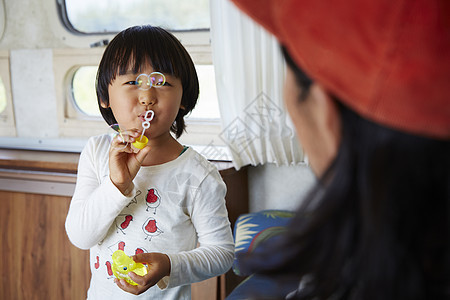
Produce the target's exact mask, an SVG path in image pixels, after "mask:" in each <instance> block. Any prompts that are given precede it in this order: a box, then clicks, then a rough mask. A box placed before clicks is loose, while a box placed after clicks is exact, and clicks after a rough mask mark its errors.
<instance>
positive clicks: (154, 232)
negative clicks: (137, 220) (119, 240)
mask: <svg viewBox="0 0 450 300" xmlns="http://www.w3.org/2000/svg"><path fill="white" fill-rule="evenodd" d="M142 230H143V231H144V233H145V234H146V238H145V239H149V240H150V241H151V240H152V237H154V236H158V235H160V234H161V233H163V231H162V230H161V229H159V228H158V226H157V223H156V220H155V218H152V217H150V218H148V219H147V221H145V223H144V225H142Z"/></svg>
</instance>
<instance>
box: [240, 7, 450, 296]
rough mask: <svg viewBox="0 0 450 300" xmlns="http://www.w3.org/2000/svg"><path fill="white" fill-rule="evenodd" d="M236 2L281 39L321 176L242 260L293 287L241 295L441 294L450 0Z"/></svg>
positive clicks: (295, 106) (303, 130) (446, 288)
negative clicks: (282, 227) (273, 235)
mask: <svg viewBox="0 0 450 300" xmlns="http://www.w3.org/2000/svg"><path fill="white" fill-rule="evenodd" d="M233 1H234V2H235V4H236V5H237V6H238V7H239V8H240V9H241V10H243V11H244V12H245V13H247V14H248V15H249V16H250V17H252V18H253V19H254V20H256V21H257V22H258V23H260V24H261V25H262V26H263V27H265V28H266V29H267V30H268V31H269V32H271V33H272V34H274V35H275V36H276V38H277V39H278V40H279V42H280V44H281V46H282V49H283V52H284V54H285V58H286V61H287V65H288V68H287V74H286V82H285V95H284V98H285V103H286V107H287V110H288V111H289V114H290V116H291V118H292V120H293V123H294V125H295V127H296V131H297V135H298V138H299V140H300V141H301V143H302V146H303V147H304V150H305V153H306V154H307V155H308V157H309V162H310V165H311V168H312V170H313V171H314V173H315V175H316V176H317V177H318V179H319V180H318V183H317V185H316V186H315V187H314V189H313V190H312V191H311V193H310V195H309V197H308V198H307V199H306V200H305V201H304V202H303V204H302V205H301V207H300V208H299V209H298V211H297V213H296V217H295V218H294V219H293V221H292V222H291V224H290V226H289V230H288V232H287V234H286V235H285V236H284V237H283V238H282V239H281V240H280V241H279V242H278V243H271V244H270V245H269V244H267V245H265V247H263V248H262V249H260V250H259V251H258V252H257V253H253V254H249V255H247V256H245V257H241V259H242V260H243V261H242V263H241V264H240V266H241V267H245V268H247V270H250V271H253V272H256V273H257V274H259V275H261V276H266V277H267V278H268V280H271V281H279V282H287V281H290V280H292V279H294V280H295V281H296V282H298V284H296V288H295V289H294V291H292V292H291V293H289V294H288V295H284V294H278V295H277V293H276V292H275V291H272V293H271V292H267V291H264V290H259V291H258V290H256V289H250V290H249V291H247V292H246V293H247V296H248V295H250V296H254V297H255V298H258V299H259V298H285V297H287V298H288V299H364V300H369V299H384V300H386V299H450V273H449V272H450V271H449V270H450V268H449V265H450V249H449V240H450V234H449V228H450V221H449V215H450V208H449V203H450V2H449V1H444V0H442V1H439V0H417V1H406V0H399V1H391V0H379V1H371V0H345V1H344V0H342V1H306V0H305V1H302V0H297V1H295V0H285V1H276V0H264V1H261V0H258V1H256V0H233ZM261 291H263V293H264V295H261V294H262V293H258V292H261ZM247 296H246V297H247ZM250 296H248V297H250ZM248 297H247V298H248Z"/></svg>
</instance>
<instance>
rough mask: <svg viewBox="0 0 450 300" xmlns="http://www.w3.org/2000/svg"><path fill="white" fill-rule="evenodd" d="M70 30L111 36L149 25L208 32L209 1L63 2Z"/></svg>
mask: <svg viewBox="0 0 450 300" xmlns="http://www.w3.org/2000/svg"><path fill="white" fill-rule="evenodd" d="M63 14H65V17H66V19H67V21H68V23H69V24H66V25H69V26H71V27H72V29H73V30H76V31H79V32H82V33H111V32H119V31H121V30H122V29H124V28H127V27H130V26H133V25H139V24H152V25H155V26H161V27H163V28H165V29H168V30H174V31H187V30H199V29H209V27H210V20H209V0H189V1H179V0H165V1H157V0H126V1H123V0H95V1H92V0H65V11H63Z"/></svg>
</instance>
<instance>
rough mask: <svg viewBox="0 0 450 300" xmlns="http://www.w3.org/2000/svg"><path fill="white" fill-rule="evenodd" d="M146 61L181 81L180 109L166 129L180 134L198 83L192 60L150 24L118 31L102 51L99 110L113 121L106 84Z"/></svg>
mask: <svg viewBox="0 0 450 300" xmlns="http://www.w3.org/2000/svg"><path fill="white" fill-rule="evenodd" d="M145 63H150V64H151V65H152V67H153V69H154V70H156V71H159V72H162V73H166V74H170V75H172V76H175V77H177V78H179V79H180V80H181V84H182V86H183V96H182V99H181V105H182V106H183V107H184V109H180V110H179V112H178V115H177V116H176V118H175V122H174V124H172V127H171V128H170V130H171V131H172V132H173V133H175V135H176V137H177V138H178V137H180V136H181V134H182V133H183V131H184V130H185V127H186V125H185V123H184V116H185V115H187V114H188V113H189V112H190V111H192V109H193V108H194V107H195V105H196V103H197V99H198V94H199V83H198V77H197V72H196V71H195V67H194V63H193V62H192V59H191V57H190V56H189V54H188V52H187V51H186V49H185V48H184V47H183V45H182V44H181V43H180V41H178V39H177V38H176V37H175V36H173V35H172V34H171V33H170V32H168V31H166V30H164V29H162V28H160V27H153V26H150V25H146V26H134V27H130V28H128V29H125V30H123V31H122V32H120V33H118V34H117V35H116V36H115V37H114V38H113V39H112V40H111V42H110V43H109V44H108V46H107V47H106V49H105V52H104V53H103V57H102V60H101V61H100V65H99V68H98V73H97V81H96V90H97V100H98V105H99V108H100V112H101V114H102V116H103V118H104V119H105V121H106V122H107V123H108V124H109V125H112V124H115V123H117V121H116V118H115V117H114V114H113V113H112V110H111V108H109V107H108V108H103V107H102V106H101V104H102V103H103V104H106V105H109V94H108V86H109V85H110V84H111V82H112V81H113V80H114V79H115V78H116V76H117V75H122V74H125V73H126V72H127V71H128V68H129V67H130V66H131V67H132V68H133V71H134V72H136V73H138V72H140V68H141V67H142V66H143V65H144V64H145Z"/></svg>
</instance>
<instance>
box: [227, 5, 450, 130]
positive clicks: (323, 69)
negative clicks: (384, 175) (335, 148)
mask: <svg viewBox="0 0 450 300" xmlns="http://www.w3.org/2000/svg"><path fill="white" fill-rule="evenodd" d="M233 1H234V2H235V4H236V5H237V6H238V7H239V8H241V9H242V10H243V11H244V12H246V13H247V14H248V15H249V16H250V17H252V18H253V19H255V20H256V21H257V22H258V23H260V24H261V25H262V26H264V27H265V28H266V29H267V30H268V31H270V32H271V33H273V34H274V35H275V36H276V37H277V38H278V40H279V41H280V43H281V44H283V45H284V46H285V47H286V48H287V50H288V52H289V54H290V55H291V56H292V58H293V59H294V61H295V62H296V63H297V64H298V65H299V66H300V67H301V68H302V69H303V70H305V71H306V72H307V73H308V74H309V75H310V76H311V77H312V78H313V79H314V80H316V81H317V82H319V83H320V84H321V85H322V86H324V87H325V88H326V89H327V90H329V91H330V92H332V93H333V94H335V95H336V96H337V97H338V98H340V99H341V100H342V102H343V103H345V104H346V105H347V106H349V107H351V108H352V109H353V110H355V111H356V112H358V113H359V114H360V115H362V116H363V117H366V118H367V119H369V120H372V121H375V122H377V123H380V124H384V125H385V126H388V127H392V128H396V129H399V130H401V131H405V132H409V133H414V134H418V135H424V136H428V137H435V138H442V139H448V138H450V1H448V0H333V1H320V0H309V1H306V0H283V1H280V0H233Z"/></svg>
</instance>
